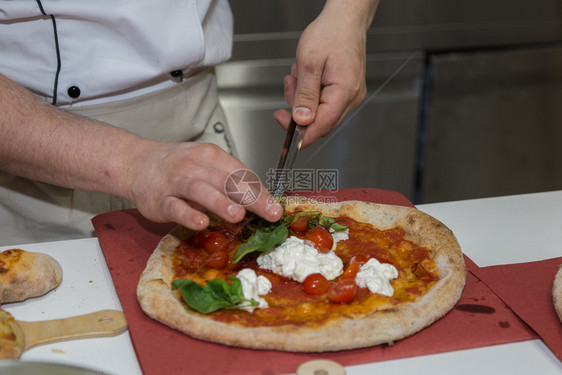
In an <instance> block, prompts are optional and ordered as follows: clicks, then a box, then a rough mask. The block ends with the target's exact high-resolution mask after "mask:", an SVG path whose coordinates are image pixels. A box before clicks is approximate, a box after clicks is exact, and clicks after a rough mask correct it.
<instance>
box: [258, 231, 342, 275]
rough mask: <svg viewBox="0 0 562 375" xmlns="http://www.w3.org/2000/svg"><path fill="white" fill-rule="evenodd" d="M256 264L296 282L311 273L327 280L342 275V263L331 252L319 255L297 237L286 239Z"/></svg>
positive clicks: (260, 257)
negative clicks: (318, 274)
mask: <svg viewBox="0 0 562 375" xmlns="http://www.w3.org/2000/svg"><path fill="white" fill-rule="evenodd" d="M334 242H335V241H334ZM257 262H258V265H259V266H260V267H261V268H264V269H268V270H270V271H272V272H274V273H276V274H278V275H283V276H286V277H290V278H291V279H293V280H296V281H298V282H303V281H304V279H306V277H307V276H308V275H310V274H313V273H320V274H322V275H323V276H324V277H325V278H326V279H328V280H333V279H335V278H336V277H338V276H339V275H341V274H342V273H343V262H342V261H341V259H340V258H339V257H338V256H337V255H336V254H335V253H334V252H333V251H330V252H328V253H326V254H324V253H320V252H318V250H316V249H315V248H314V247H312V246H310V245H307V244H306V243H305V241H304V240H302V239H300V238H298V237H289V238H287V239H286V240H285V242H283V243H282V244H281V245H280V246H277V247H276V248H275V249H273V250H272V251H270V252H268V253H266V254H263V255H260V256H259V257H258V259H257Z"/></svg>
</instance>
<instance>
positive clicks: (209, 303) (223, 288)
mask: <svg viewBox="0 0 562 375" xmlns="http://www.w3.org/2000/svg"><path fill="white" fill-rule="evenodd" d="M228 278H229V279H230V284H229V283H228V282H226V281H225V280H220V279H214V280H209V281H208V282H207V284H206V285H205V287H202V286H201V285H200V284H198V283H196V282H195V281H193V280H189V279H177V280H174V281H173V282H172V289H178V290H179V291H180V292H181V296H182V298H183V300H184V301H185V303H187V304H188V306H189V307H191V308H192V309H194V310H197V311H199V312H200V313H202V314H208V313H210V312H213V311H217V310H220V309H225V308H230V309H232V308H237V305H238V304H239V303H241V302H244V301H248V300H247V299H245V298H244V294H243V293H242V283H241V282H240V279H238V278H237V277H234V276H229V277H228ZM250 302H251V301H250Z"/></svg>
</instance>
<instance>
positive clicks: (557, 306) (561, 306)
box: [552, 265, 562, 321]
mask: <svg viewBox="0 0 562 375" xmlns="http://www.w3.org/2000/svg"><path fill="white" fill-rule="evenodd" d="M552 303H553V304H554V310H556V314H558V318H560V321H562V265H560V266H558V272H557V273H556V276H555V277H554V284H553V286H552Z"/></svg>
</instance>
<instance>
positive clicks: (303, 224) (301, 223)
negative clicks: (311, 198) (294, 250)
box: [289, 217, 310, 232]
mask: <svg viewBox="0 0 562 375" xmlns="http://www.w3.org/2000/svg"><path fill="white" fill-rule="evenodd" d="M309 219H310V218H309V217H299V218H298V219H297V220H296V221H295V222H294V223H293V224H291V226H290V227H289V229H290V230H292V231H293V232H306V229H307V223H308V220H309Z"/></svg>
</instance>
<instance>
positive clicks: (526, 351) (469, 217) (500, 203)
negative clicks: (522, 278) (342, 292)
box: [0, 191, 562, 375]
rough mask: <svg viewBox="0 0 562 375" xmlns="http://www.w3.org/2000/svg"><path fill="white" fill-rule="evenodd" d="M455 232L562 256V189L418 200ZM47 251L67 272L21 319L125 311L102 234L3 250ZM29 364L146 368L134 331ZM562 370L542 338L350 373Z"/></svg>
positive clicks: (115, 370)
mask: <svg viewBox="0 0 562 375" xmlns="http://www.w3.org/2000/svg"><path fill="white" fill-rule="evenodd" d="M418 208H419V209H420V210H422V211H424V212H426V213H428V214H430V215H432V216H434V217H435V218H437V219H438V220H440V221H442V222H443V223H444V224H445V225H447V226H448V227H449V228H451V229H452V230H453V232H454V233H455V235H456V236H457V239H458V241H459V243H460V245H461V247H462V249H463V251H464V252H465V253H466V254H467V255H468V256H469V257H470V258H471V259H472V260H473V261H474V262H475V263H476V264H477V265H479V266H481V267H484V266H490V265H499V264H508V263H520V262H529V261H536V260H543V259H549V258H554V257H559V256H562V248H561V247H560V243H561V241H562V191H554V192H545V193H536V194H525V195H516V196H507V197H498V198H486V199H475V200H466V201H458V202H446V203H434V204H425V205H419V206H418ZM9 248H22V249H24V250H29V251H36V252H43V253H46V254H49V255H51V256H52V257H54V258H55V259H57V261H58V262H59V263H60V264H61V266H62V268H63V271H64V277H63V281H62V283H61V285H60V286H59V287H58V288H57V289H56V290H54V291H53V292H50V293H48V294H47V295H45V296H43V297H39V298H35V299H31V300H28V301H25V302H22V303H15V304H6V305H4V306H3V308H5V309H6V310H7V311H9V312H10V313H12V314H13V315H14V316H15V317H16V319H18V320H29V321H34V320H48V319H56V318H64V317H68V316H74V315H80V314H85V313H89V312H94V311H98V310H103V309H119V310H121V305H120V303H119V300H118V298H117V294H116V292H115V289H114V286H113V282H112V280H111V276H110V274H109V270H108V268H107V265H106V263H105V260H104V257H103V253H102V251H101V248H100V247H99V244H98V242H97V239H95V238H87V239H80V240H72V241H59V242H47V243H37V244H27V245H19V246H4V247H0V251H3V250H6V249H9ZM21 360H22V361H46V362H56V363H63V364H71V365H78V366H83V367H87V368H90V369H93V370H98V371H100V372H103V373H106V374H115V375H117V374H119V375H128V374H131V375H135V374H140V373H141V370H140V367H139V364H138V362H137V359H136V356H135V353H134V350H133V347H132V345H131V341H130V338H129V335H128V333H127V332H125V333H123V334H121V335H118V336H116V337H111V338H95V339H83V340H73V341H67V342H61V343H55V344H49V345H43V346H39V347H36V348H32V349H30V350H28V351H27V352H25V353H24V354H23V355H22V357H21ZM428 368H431V369H432V374H447V375H449V374H458V375H462V374H467V375H468V374H504V373H510V374H512V375H513V374H525V375H528V374H530V373H536V374H541V375H548V374H557V375H558V374H561V373H562V363H561V362H560V361H559V360H558V359H557V358H556V357H555V356H554V355H553V354H552V353H551V352H550V351H549V349H548V348H547V347H546V346H545V345H544V344H543V343H542V341H540V340H529V341H524V342H519V343H511V344H504V345H495V346H490V347H484V348H477V349H470V350H462V351H456V352H450V353H443V354H434V355H427V356H420V357H413V358H407V359H400V360H392V361H385V362H378V363H372V364H365V365H358V366H350V367H347V368H346V372H347V374H348V375H371V374H374V373H393V374H402V373H408V372H411V373H423V371H422V372H420V369H428Z"/></svg>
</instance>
